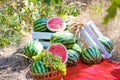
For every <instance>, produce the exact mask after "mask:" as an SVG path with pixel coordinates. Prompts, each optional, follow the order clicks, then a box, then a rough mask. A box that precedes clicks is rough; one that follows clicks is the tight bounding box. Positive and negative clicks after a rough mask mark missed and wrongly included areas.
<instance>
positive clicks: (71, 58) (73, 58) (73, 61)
mask: <svg viewBox="0 0 120 80" xmlns="http://www.w3.org/2000/svg"><path fill="white" fill-rule="evenodd" d="M67 53H68V60H67V66H75V65H77V63H78V61H79V54H78V53H77V52H76V51H75V50H72V49H69V50H67Z"/></svg>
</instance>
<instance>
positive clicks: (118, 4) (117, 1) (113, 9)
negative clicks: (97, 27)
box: [104, 0, 120, 24]
mask: <svg viewBox="0 0 120 80" xmlns="http://www.w3.org/2000/svg"><path fill="white" fill-rule="evenodd" d="M111 2H112V4H111V5H110V7H109V8H108V9H107V15H106V16H105V18H104V24H107V23H108V22H109V21H110V20H112V19H114V18H115V16H116V14H117V9H118V8H120V0H111Z"/></svg>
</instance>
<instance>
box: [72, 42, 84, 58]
mask: <svg viewBox="0 0 120 80" xmlns="http://www.w3.org/2000/svg"><path fill="white" fill-rule="evenodd" d="M71 49H73V50H75V51H76V52H77V53H78V54H79V56H81V54H82V47H81V46H80V45H78V44H76V43H75V44H74V45H73V46H72V48H71Z"/></svg>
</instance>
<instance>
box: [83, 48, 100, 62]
mask: <svg viewBox="0 0 120 80" xmlns="http://www.w3.org/2000/svg"><path fill="white" fill-rule="evenodd" d="M101 58H102V55H101V52H100V50H99V49H98V48H97V47H89V48H87V49H85V50H84V51H83V53H82V55H81V59H82V61H83V62H84V63H87V64H97V63H100V62H101Z"/></svg>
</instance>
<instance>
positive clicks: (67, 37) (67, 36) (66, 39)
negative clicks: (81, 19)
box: [50, 31, 76, 47]
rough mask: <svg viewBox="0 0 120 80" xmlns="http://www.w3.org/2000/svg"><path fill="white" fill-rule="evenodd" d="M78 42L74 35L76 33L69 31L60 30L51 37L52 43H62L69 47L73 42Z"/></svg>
mask: <svg viewBox="0 0 120 80" xmlns="http://www.w3.org/2000/svg"><path fill="white" fill-rule="evenodd" d="M75 42H76V38H75V37H74V34H73V33H71V32H69V31H58V32H56V33H54V34H53V35H52V36H51V38H50V43H51V44H54V43H61V44H63V45H65V46H66V47H68V46H69V45H71V44H74V43H75Z"/></svg>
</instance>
